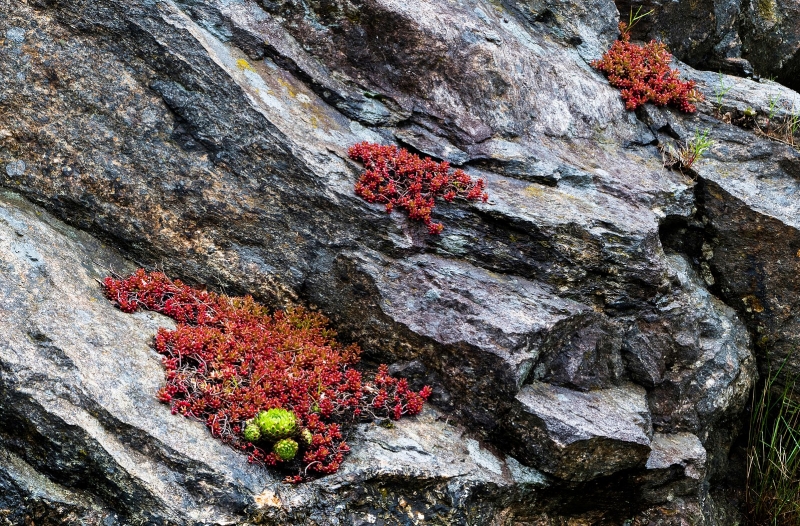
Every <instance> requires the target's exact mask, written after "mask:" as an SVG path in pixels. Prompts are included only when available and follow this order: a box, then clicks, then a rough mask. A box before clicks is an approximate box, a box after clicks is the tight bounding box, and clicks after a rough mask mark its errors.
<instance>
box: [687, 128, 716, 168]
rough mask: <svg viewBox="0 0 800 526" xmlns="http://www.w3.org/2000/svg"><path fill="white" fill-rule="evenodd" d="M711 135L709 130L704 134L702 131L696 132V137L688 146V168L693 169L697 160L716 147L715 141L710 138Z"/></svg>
mask: <svg viewBox="0 0 800 526" xmlns="http://www.w3.org/2000/svg"><path fill="white" fill-rule="evenodd" d="M709 133H711V130H708V129H707V130H705V131H703V132H701V131H700V130H697V131H695V132H694V137H693V138H692V139H690V140H689V143H688V144H687V145H686V150H687V158H686V159H687V164H686V167H687V168H689V167H691V166H692V164H694V162H695V161H696V160H697V159H699V158H700V157H702V156H703V154H704V153H706V152H707V151H708V150H709V149H710V148H711V147H712V146H713V145H714V141H712V140H711V139H709V138H708V135H709Z"/></svg>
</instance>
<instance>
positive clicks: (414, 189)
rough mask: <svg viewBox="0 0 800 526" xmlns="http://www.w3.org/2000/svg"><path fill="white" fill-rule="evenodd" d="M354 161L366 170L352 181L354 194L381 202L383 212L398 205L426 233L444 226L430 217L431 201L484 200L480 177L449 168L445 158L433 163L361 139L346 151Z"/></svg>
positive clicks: (391, 147)
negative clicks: (357, 178)
mask: <svg viewBox="0 0 800 526" xmlns="http://www.w3.org/2000/svg"><path fill="white" fill-rule="evenodd" d="M348 155H350V158H351V159H353V160H354V161H360V162H362V163H364V166H365V167H366V171H365V172H364V174H363V175H362V176H361V178H360V179H359V180H358V182H357V183H356V187H355V190H356V195H358V196H359V197H362V198H363V199H364V200H366V201H368V202H370V203H383V204H385V205H386V211H387V212H390V213H391V211H392V210H393V209H394V208H395V207H398V208H402V209H403V210H405V211H406V212H408V217H409V218H411V219H415V220H417V221H422V222H424V223H425V225H427V227H428V232H429V233H431V234H439V233H440V232H441V231H442V229H443V228H444V226H443V225H442V224H441V223H434V222H433V221H432V220H431V211H432V210H433V207H434V206H435V205H436V203H435V200H436V198H437V197H441V198H442V199H444V200H445V201H447V202H451V201H453V200H454V199H456V198H462V199H467V200H469V201H477V200H478V199H480V200H482V201H483V202H486V201H487V200H488V199H489V195H488V194H487V193H486V192H484V188H485V186H486V182H485V181H484V180H483V179H476V180H474V181H473V180H472V178H470V176H469V175H467V174H466V173H464V171H463V170H454V171H452V172H451V171H450V164H449V163H447V162H446V161H444V162H441V163H437V162H435V161H433V160H432V159H431V158H430V157H426V158H424V159H422V158H420V156H418V155H416V154H413V153H411V152H409V151H408V150H406V149H404V148H398V147H396V146H383V145H380V144H372V143H368V142H362V143H358V144H355V145H353V146H351V147H350V149H349V150H348Z"/></svg>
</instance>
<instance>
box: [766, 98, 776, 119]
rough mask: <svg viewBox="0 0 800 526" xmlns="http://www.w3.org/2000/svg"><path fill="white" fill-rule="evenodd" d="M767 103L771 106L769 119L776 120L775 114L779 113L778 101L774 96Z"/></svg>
mask: <svg viewBox="0 0 800 526" xmlns="http://www.w3.org/2000/svg"><path fill="white" fill-rule="evenodd" d="M767 103H768V104H769V113H768V117H767V118H768V119H769V120H770V121H771V120H772V119H774V118H775V114H776V113H778V99H777V98H776V97H775V96H774V95H770V96H769V99H768V100H767Z"/></svg>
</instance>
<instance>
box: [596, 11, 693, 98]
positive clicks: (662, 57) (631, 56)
mask: <svg viewBox="0 0 800 526" xmlns="http://www.w3.org/2000/svg"><path fill="white" fill-rule="evenodd" d="M619 29H620V31H621V32H622V36H621V37H620V39H619V40H617V41H616V42H614V44H613V45H612V46H611V49H609V50H608V51H606V53H605V55H603V58H602V59H600V60H595V61H594V62H592V66H593V67H595V68H597V69H599V70H600V71H602V72H603V73H605V74H606V76H607V77H608V81H609V83H611V85H612V86H614V87H617V88H619V89H620V91H621V94H622V99H623V100H624V101H625V106H626V107H627V108H628V109H629V110H635V109H636V108H638V107H639V106H641V105H642V104H644V103H646V102H652V103H653V104H655V105H656V106H666V105H668V104H669V105H672V106H675V107H677V108H679V109H680V110H681V111H685V112H686V113H693V112H694V111H696V110H697V107H696V106H695V105H694V103H695V102H698V101H701V100H703V94H702V93H700V92H699V91H698V90H697V89H696V88H695V82H694V81H693V80H690V81H683V80H681V79H680V72H679V71H678V70H677V69H671V68H670V67H669V64H670V61H671V60H672V55H671V54H670V52H669V51H667V46H666V45H665V44H663V43H660V42H656V41H655V40H652V41H650V42H649V43H648V44H645V45H643V46H641V45H639V44H633V43H632V42H631V41H630V35H629V34H628V27H627V24H625V22H620V23H619Z"/></svg>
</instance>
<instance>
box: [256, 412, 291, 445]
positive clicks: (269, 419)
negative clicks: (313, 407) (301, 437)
mask: <svg viewBox="0 0 800 526" xmlns="http://www.w3.org/2000/svg"><path fill="white" fill-rule="evenodd" d="M253 422H254V423H255V424H256V425H257V426H258V429H259V431H260V434H261V437H262V438H266V439H267V440H271V441H275V440H281V439H282V438H288V437H290V436H292V435H293V434H294V433H295V431H297V417H296V416H295V415H294V413H293V412H291V411H287V410H286V409H281V408H273V409H270V410H269V411H261V412H260V413H258V415H256V417H255V419H254V420H253Z"/></svg>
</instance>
